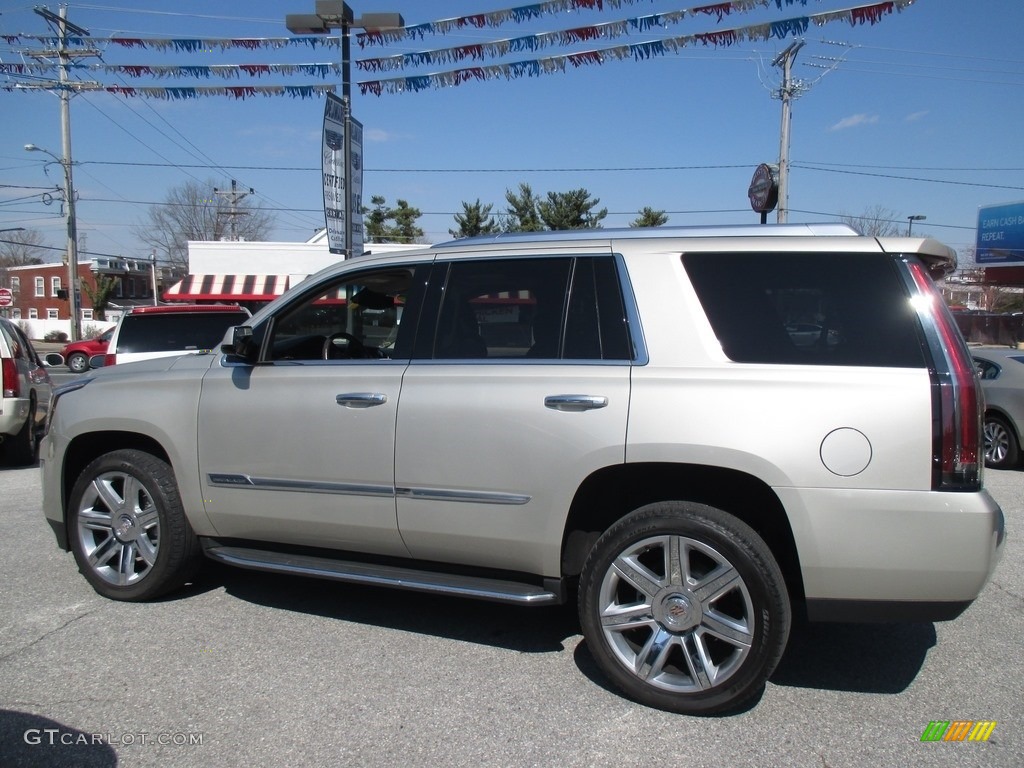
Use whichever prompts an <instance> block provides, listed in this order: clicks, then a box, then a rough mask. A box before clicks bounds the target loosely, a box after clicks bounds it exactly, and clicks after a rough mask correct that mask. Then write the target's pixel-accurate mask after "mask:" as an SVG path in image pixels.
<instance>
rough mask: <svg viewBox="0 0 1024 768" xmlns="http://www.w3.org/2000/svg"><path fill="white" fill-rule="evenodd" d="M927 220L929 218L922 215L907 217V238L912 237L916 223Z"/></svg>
mask: <svg viewBox="0 0 1024 768" xmlns="http://www.w3.org/2000/svg"><path fill="white" fill-rule="evenodd" d="M927 218H928V217H927V216H922V215H921V214H920V213H915V214H913V215H912V216H907V237H910V235H911V233H912V232H913V231H914V222H915V221H924V220H925V219H927Z"/></svg>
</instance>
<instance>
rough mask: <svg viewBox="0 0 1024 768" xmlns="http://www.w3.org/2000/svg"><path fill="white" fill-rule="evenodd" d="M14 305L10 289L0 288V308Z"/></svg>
mask: <svg viewBox="0 0 1024 768" xmlns="http://www.w3.org/2000/svg"><path fill="white" fill-rule="evenodd" d="M13 303H14V294H13V293H11V289H10V288H0V307H9V306H11V304H13Z"/></svg>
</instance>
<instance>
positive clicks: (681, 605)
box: [664, 595, 693, 629]
mask: <svg viewBox="0 0 1024 768" xmlns="http://www.w3.org/2000/svg"><path fill="white" fill-rule="evenodd" d="M692 614H693V608H692V606H691V605H690V601H689V600H687V599H686V598H685V597H683V596H682V595H673V596H672V597H670V598H669V599H668V600H666V601H665V613H664V616H665V623H666V624H667V625H668V626H669V628H670V629H682V628H683V627H687V626H689V625H690V624H691V623H692Z"/></svg>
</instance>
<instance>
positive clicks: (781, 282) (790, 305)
mask: <svg viewBox="0 0 1024 768" xmlns="http://www.w3.org/2000/svg"><path fill="white" fill-rule="evenodd" d="M683 265H684V266H685V268H686V272H687V274H688V275H689V276H690V280H691V282H692V283H693V286H694V289H695V290H696V291H697V295H698V297H699V298H700V302H701V305H702V306H703V307H704V311H705V313H706V314H707V316H708V319H709V320H710V322H711V327H712V328H713V329H714V331H715V335H716V336H717V337H718V340H719V341H720V342H721V344H722V349H723V351H724V352H725V354H726V355H727V356H728V357H729V359H730V360H735V361H736V362H740V363H791V364H801V365H855V366H881V367H889V368H920V367H924V366H925V365H926V363H925V357H924V349H923V347H922V344H921V341H920V337H919V329H918V319H917V314H916V313H915V312H914V310H913V307H912V306H911V304H910V301H909V298H908V296H907V295H906V292H905V290H904V288H903V286H902V284H901V281H900V279H899V273H898V271H897V270H898V266H897V264H896V262H895V261H894V260H893V258H892V257H891V256H887V255H885V254H859V253H858V254H834V253H790V254H786V253H773V254H770V255H766V254H764V253H689V254H685V255H684V256H683Z"/></svg>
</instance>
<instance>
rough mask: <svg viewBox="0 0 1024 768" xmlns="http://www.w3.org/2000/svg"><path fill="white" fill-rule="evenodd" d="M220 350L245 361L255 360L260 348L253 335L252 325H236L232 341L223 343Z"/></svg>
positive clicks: (232, 331) (232, 332)
mask: <svg viewBox="0 0 1024 768" xmlns="http://www.w3.org/2000/svg"><path fill="white" fill-rule="evenodd" d="M220 351H221V352H223V353H224V354H225V355H230V356H232V357H234V358H240V359H241V360H242V361H244V362H253V361H254V360H255V359H256V356H257V355H258V354H259V349H258V348H257V346H256V340H255V339H254V337H253V333H252V326H249V325H236V326H235V327H234V328H232V329H231V341H230V342H228V343H227V344H222V345H221V347H220Z"/></svg>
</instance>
